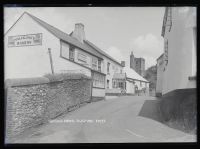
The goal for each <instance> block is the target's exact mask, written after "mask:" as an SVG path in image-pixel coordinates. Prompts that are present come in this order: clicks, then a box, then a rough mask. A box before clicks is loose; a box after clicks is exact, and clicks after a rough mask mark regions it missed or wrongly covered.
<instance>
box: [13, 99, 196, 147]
mask: <svg viewBox="0 0 200 149" xmlns="http://www.w3.org/2000/svg"><path fill="white" fill-rule="evenodd" d="M160 119H161V118H160V116H159V110H158V109H157V108H156V100H155V98H154V97H145V96H143V97H141V96H125V97H119V98H113V99H106V100H102V101H99V102H93V103H90V104H87V105H85V106H83V107H81V108H79V109H77V110H75V111H72V112H70V113H67V114H63V115H62V116H60V117H58V118H56V119H54V120H51V121H49V123H47V124H44V125H41V126H38V127H37V128H33V129H30V130H28V131H26V132H25V133H23V134H22V135H20V136H18V137H17V138H16V139H14V140H13V142H14V143H118V142H119V143H128V142H133V143H135V142H195V141H196V138H195V136H194V135H189V134H186V133H184V132H181V131H179V130H176V129H172V128H169V127H168V126H166V125H164V124H163V123H161V122H160Z"/></svg>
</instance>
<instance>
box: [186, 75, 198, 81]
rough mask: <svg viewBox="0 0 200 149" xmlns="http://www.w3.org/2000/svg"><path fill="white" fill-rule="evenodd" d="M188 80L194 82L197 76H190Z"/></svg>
mask: <svg viewBox="0 0 200 149" xmlns="http://www.w3.org/2000/svg"><path fill="white" fill-rule="evenodd" d="M188 80H190V81H192V80H196V76H189V77H188Z"/></svg>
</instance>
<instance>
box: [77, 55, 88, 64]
mask: <svg viewBox="0 0 200 149" xmlns="http://www.w3.org/2000/svg"><path fill="white" fill-rule="evenodd" d="M78 61H81V62H83V63H87V56H86V55H84V54H82V53H78Z"/></svg>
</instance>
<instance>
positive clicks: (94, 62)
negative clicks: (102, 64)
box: [92, 57, 98, 70]
mask: <svg viewBox="0 0 200 149" xmlns="http://www.w3.org/2000/svg"><path fill="white" fill-rule="evenodd" d="M97 63H98V59H97V58H95V57H93V58H92V69H94V70H97Z"/></svg>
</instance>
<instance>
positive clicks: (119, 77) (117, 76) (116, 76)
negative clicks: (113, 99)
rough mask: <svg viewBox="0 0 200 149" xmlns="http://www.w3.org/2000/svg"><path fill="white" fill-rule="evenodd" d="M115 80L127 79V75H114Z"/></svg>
mask: <svg viewBox="0 0 200 149" xmlns="http://www.w3.org/2000/svg"><path fill="white" fill-rule="evenodd" d="M113 79H126V74H125V73H114V75H113Z"/></svg>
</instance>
